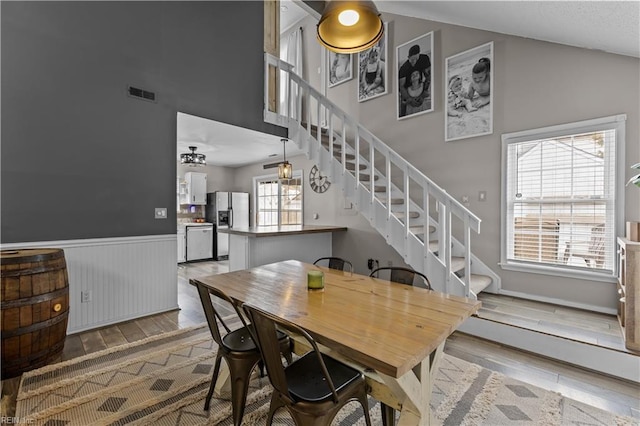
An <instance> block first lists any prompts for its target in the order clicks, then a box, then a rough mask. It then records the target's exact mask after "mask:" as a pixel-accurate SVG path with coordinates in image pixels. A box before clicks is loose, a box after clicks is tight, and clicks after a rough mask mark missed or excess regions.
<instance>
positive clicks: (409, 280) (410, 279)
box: [369, 266, 431, 290]
mask: <svg viewBox="0 0 640 426" xmlns="http://www.w3.org/2000/svg"><path fill="white" fill-rule="evenodd" d="M383 271H389V278H388V279H389V281H393V282H394V283H400V284H407V285H414V281H415V278H416V276H418V277H420V278H421V279H422V281H423V285H424V286H425V287H426V288H427V289H428V290H431V282H429V278H427V276H426V275H425V274H423V273H421V272H418V271H415V270H413V269H411V268H404V267H402V266H383V267H381V268H376V269H374V270H373V271H371V273H370V274H369V276H370V277H374V278H380V277H379V273H380V272H383Z"/></svg>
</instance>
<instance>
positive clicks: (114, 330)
mask: <svg viewBox="0 0 640 426" xmlns="http://www.w3.org/2000/svg"><path fill="white" fill-rule="evenodd" d="M227 271H228V262H226V261H225V262H196V263H189V264H182V265H180V266H179V268H178V304H179V306H180V310H179V311H171V312H167V313H163V314H158V315H153V316H150V317H145V318H141V319H137V320H133V321H127V322H123V323H120V324H116V325H113V326H109V327H104V328H101V329H97V330H91V331H87V332H83V333H79V334H74V335H70V336H68V337H67V339H66V341H65V348H64V352H63V355H62V357H61V360H68V359H71V358H75V357H78V356H82V355H85V354H89V353H92V352H96V351H99V350H102V349H106V348H110V347H113V346H117V345H120V344H124V343H129V342H134V341H136V340H140V339H144V338H146V337H149V336H153V335H155V334H159V333H162V332H165V331H172V330H176V329H180V328H184V327H189V326H192V325H195V324H200V323H203V322H205V318H204V314H203V312H202V306H201V304H200V300H199V298H198V295H197V292H196V290H195V288H194V287H193V286H191V285H190V284H189V278H192V277H197V276H202V275H210V274H217V273H224V272H227ZM481 299H482V300H483V304H484V305H485V309H484V311H485V312H484V315H486V316H487V317H492V318H493V319H496V320H499V319H501V320H507V319H511V320H512V321H515V322H520V323H521V325H524V324H527V325H528V326H531V327H549V330H550V329H551V327H553V326H555V327H559V325H562V326H564V327H567V329H566V330H565V329H563V328H562V327H559V328H560V329H561V330H563V332H566V333H573V334H572V336H573V337H572V338H576V336H580V335H582V334H584V335H588V336H589V338H590V339H594V340H592V341H593V342H595V343H596V344H609V341H613V342H614V343H611V344H613V345H615V344H617V343H615V342H616V340H615V339H616V325H617V319H616V318H615V316H608V315H602V314H592V313H590V312H585V311H580V310H574V309H570V308H564V307H557V306H553V305H547V304H543V303H538V302H531V301H523V300H518V299H514V298H504V297H503V296H495V295H483V296H482V298H481ZM227 313H228V314H231V312H227ZM510 314H512V315H510ZM512 317H514V318H512ZM618 333H619V331H618ZM554 334H557V333H554ZM619 339H620V344H622V343H621V337H619ZM445 352H446V353H447V354H449V355H452V356H455V357H458V358H461V359H464V360H466V361H469V362H473V363H476V364H478V365H481V366H483V367H485V368H488V369H491V370H494V371H498V372H500V373H502V374H505V375H507V376H510V377H513V378H515V379H518V380H521V381H523V382H526V383H530V384H533V385H535V386H539V387H542V388H545V389H549V390H552V391H556V392H561V393H562V394H563V395H566V396H567V397H570V398H573V399H576V400H578V401H582V402H584V403H587V404H590V405H593V406H596V407H599V408H602V409H605V410H608V411H611V412H614V413H618V414H621V415H626V416H632V417H635V418H637V419H640V388H639V387H638V385H636V384H634V383H631V382H627V381H624V380H619V379H616V378H612V377H608V376H605V375H602V374H598V373H594V372H591V371H586V370H584V369H581V368H576V367H573V366H570V365H567V364H564V363H560V362H556V361H553V360H550V359H547V358H544V357H540V356H536V355H532V354H529V353H525V352H522V351H520V350H516V349H513V348H509V347H507V346H504V345H501V344H497V343H493V342H489V341H486V340H483V339H479V338H476V337H473V336H469V335H466V334H463V333H459V332H456V333H454V334H453V335H452V336H451V337H450V338H449V339H448V340H447V344H446V346H445ZM18 385H19V378H14V379H10V380H4V381H2V398H3V399H2V403H3V404H2V416H12V415H13V413H14V412H15V398H16V395H17V390H18Z"/></svg>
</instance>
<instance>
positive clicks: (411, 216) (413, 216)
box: [391, 211, 420, 219]
mask: <svg viewBox="0 0 640 426" xmlns="http://www.w3.org/2000/svg"><path fill="white" fill-rule="evenodd" d="M391 213H393V215H394V216H396V217H397V218H398V219H403V218H404V217H405V216H406V214H405V213H404V212H391ZM419 217H420V213H418V212H413V211H410V212H409V219H416V218H419Z"/></svg>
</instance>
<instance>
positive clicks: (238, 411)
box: [195, 281, 292, 426]
mask: <svg viewBox="0 0 640 426" xmlns="http://www.w3.org/2000/svg"><path fill="white" fill-rule="evenodd" d="M195 284H196V287H197V288H198V294H199V295H200V300H201V301H202V307H203V309H204V313H205V316H206V318H207V323H208V324H209V329H210V330H211V335H212V336H213V340H214V341H215V342H216V344H217V345H218V352H217V354H216V363H215V367H214V369H213V375H212V376H211V385H210V386H209V393H208V394H207V398H206V399H205V402H204V410H205V411H209V403H210V401H211V397H212V396H213V391H214V389H215V385H216V381H217V380H218V374H219V373H220V362H221V361H222V358H224V359H225V361H226V363H227V366H228V367H229V373H230V375H231V408H232V413H233V424H234V425H235V426H240V424H241V423H242V417H243V415H244V406H245V403H246V400H247V392H248V390H249V381H250V377H251V372H252V371H253V369H254V368H255V366H256V364H260V372H261V374H262V357H261V355H260V350H259V349H258V347H257V345H256V344H255V343H254V341H253V338H252V334H251V327H252V326H253V325H252V324H247V321H246V320H245V318H244V315H243V314H242V312H241V311H240V309H239V308H238V307H237V306H236V305H235V303H233V301H232V300H231V298H230V297H229V296H227V295H226V294H225V293H224V292H222V291H221V290H218V289H214V288H209V287H206V286H204V285H202V284H201V283H198V282H197V281H196V282H195ZM211 295H213V296H214V297H217V298H218V299H220V300H222V301H224V302H226V303H228V304H230V305H231V306H232V307H233V309H234V310H235V311H236V314H237V315H238V317H239V318H240V321H242V324H243V326H242V327H241V328H238V329H236V330H231V329H230V328H229V326H228V325H227V324H226V323H225V321H224V319H223V318H222V317H221V316H220V315H219V314H218V312H217V311H216V309H215V307H214V306H213V303H212V301H211ZM216 319H217V320H218V321H216ZM218 322H219V324H220V325H221V326H222V327H223V328H224V332H223V331H222V330H221V329H220V327H219V325H218ZM277 348H278V351H279V352H278V353H280V352H282V353H283V354H284V356H285V358H286V359H287V362H288V363H291V362H292V355H291V342H290V340H289V337H288V336H287V335H286V334H285V333H283V332H281V331H278V334H277Z"/></svg>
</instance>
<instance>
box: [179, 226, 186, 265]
mask: <svg viewBox="0 0 640 426" xmlns="http://www.w3.org/2000/svg"><path fill="white" fill-rule="evenodd" d="M177 235H178V263H182V262H186V261H187V233H186V231H185V228H184V227H180V228H178V233H177Z"/></svg>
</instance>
